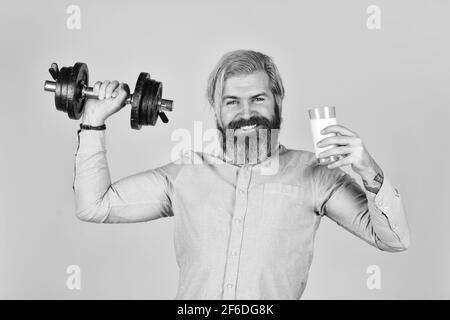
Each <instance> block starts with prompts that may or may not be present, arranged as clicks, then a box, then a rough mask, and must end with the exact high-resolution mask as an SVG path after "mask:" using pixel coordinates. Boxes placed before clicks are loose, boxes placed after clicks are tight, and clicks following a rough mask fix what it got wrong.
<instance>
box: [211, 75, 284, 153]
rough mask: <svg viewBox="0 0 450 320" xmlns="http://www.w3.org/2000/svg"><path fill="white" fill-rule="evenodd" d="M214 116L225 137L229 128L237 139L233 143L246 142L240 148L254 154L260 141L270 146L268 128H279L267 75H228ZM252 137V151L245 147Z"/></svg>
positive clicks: (269, 131)
mask: <svg viewBox="0 0 450 320" xmlns="http://www.w3.org/2000/svg"><path fill="white" fill-rule="evenodd" d="M217 117H218V119H217V120H218V123H217V125H218V128H219V130H220V131H221V133H222V135H223V136H224V137H225V136H227V134H229V132H230V131H232V134H233V136H234V137H236V139H234V140H235V141H237V142H235V144H236V143H238V144H239V141H243V142H242V143H243V144H246V146H244V147H243V148H241V149H240V150H244V151H245V150H247V152H250V153H251V152H255V153H256V152H257V151H256V149H257V147H258V146H260V145H261V144H264V143H265V144H266V145H267V146H269V145H270V146H272V145H271V144H269V145H268V144H267V142H270V141H272V139H271V138H270V137H271V129H279V128H280V122H281V119H280V111H279V108H278V107H277V106H276V103H275V98H274V96H273V94H272V92H271V90H270V82H269V77H268V76H267V74H266V73H265V72H264V71H257V72H253V73H251V74H242V75H236V76H232V77H230V78H228V79H227V80H226V81H225V83H224V88H223V94H222V101H221V105H220V109H219V110H218V114H217ZM261 129H264V130H261ZM225 132H226V133H225ZM246 137H248V138H247V140H246V139H245V138H246ZM252 137H256V140H257V143H256V144H253V145H256V148H253V149H255V150H254V151H252V150H251V149H252V147H249V146H248V145H249V144H251V143H249V142H248V140H249V139H251V138H252ZM223 146H224V145H223ZM259 156H260V155H259ZM246 158H248V157H246Z"/></svg>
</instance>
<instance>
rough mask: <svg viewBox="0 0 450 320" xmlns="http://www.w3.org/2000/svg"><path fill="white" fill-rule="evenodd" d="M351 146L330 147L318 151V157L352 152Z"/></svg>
mask: <svg viewBox="0 0 450 320" xmlns="http://www.w3.org/2000/svg"><path fill="white" fill-rule="evenodd" d="M352 149H353V148H352V147H349V146H344V147H333V148H330V149H327V150H325V151H323V152H321V153H319V158H326V157H329V156H336V155H345V154H348V153H352V151H353V150H352Z"/></svg>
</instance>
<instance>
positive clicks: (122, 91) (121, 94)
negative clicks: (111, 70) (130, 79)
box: [113, 82, 130, 101]
mask: <svg viewBox="0 0 450 320" xmlns="http://www.w3.org/2000/svg"><path fill="white" fill-rule="evenodd" d="M129 95H130V88H129V87H128V85H127V84H126V83H123V82H122V83H120V85H119V86H118V87H117V89H116V90H114V92H113V97H114V98H115V99H118V100H120V101H125V100H126V99H127V98H128V96H129Z"/></svg>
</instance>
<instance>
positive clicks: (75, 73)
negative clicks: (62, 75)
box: [66, 62, 89, 120]
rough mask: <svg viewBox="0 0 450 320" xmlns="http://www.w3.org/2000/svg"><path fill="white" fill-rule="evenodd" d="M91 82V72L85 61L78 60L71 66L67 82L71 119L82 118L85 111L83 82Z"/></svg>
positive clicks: (68, 109) (68, 110)
mask: <svg viewBox="0 0 450 320" xmlns="http://www.w3.org/2000/svg"><path fill="white" fill-rule="evenodd" d="M88 83H89V72H88V68H87V65H86V64H85V63H80V62H77V63H75V65H74V66H73V67H72V68H70V74H69V77H68V82H67V98H66V99H67V109H66V110H67V114H68V115H69V118H70V119H75V120H76V119H80V117H81V115H82V113H83V105H84V102H85V101H84V100H85V99H84V98H83V97H82V88H83V86H82V85H83V84H85V85H86V86H87V85H88Z"/></svg>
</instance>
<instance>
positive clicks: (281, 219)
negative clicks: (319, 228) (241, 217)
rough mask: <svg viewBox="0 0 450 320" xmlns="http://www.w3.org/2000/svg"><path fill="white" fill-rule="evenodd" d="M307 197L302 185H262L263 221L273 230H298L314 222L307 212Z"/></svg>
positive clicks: (310, 213) (312, 216)
mask: <svg viewBox="0 0 450 320" xmlns="http://www.w3.org/2000/svg"><path fill="white" fill-rule="evenodd" d="M307 197H308V190H307V189H306V188H305V187H304V186H302V185H291V184H284V183H266V184H264V188H263V209H262V210H263V215H264V218H265V219H264V220H265V221H266V223H267V224H268V225H269V226H270V227H271V228H275V229H286V230H292V229H297V230H298V229H299V228H302V227H304V226H306V225H310V224H311V223H313V222H314V215H313V214H312V211H311V210H309V206H308V200H309V199H307ZM310 211H311V212H310Z"/></svg>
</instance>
